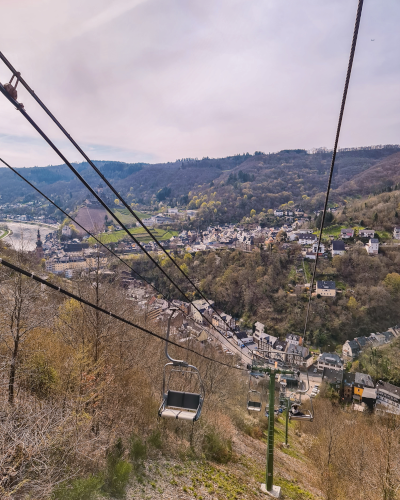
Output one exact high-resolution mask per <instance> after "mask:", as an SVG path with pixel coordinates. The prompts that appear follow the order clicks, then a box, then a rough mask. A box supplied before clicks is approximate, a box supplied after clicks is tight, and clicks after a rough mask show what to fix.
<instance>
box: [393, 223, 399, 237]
mask: <svg viewBox="0 0 400 500" xmlns="http://www.w3.org/2000/svg"><path fill="white" fill-rule="evenodd" d="M393 239H395V240H400V227H399V226H397V227H395V228H394V229H393Z"/></svg>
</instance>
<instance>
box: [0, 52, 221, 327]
mask: <svg viewBox="0 0 400 500" xmlns="http://www.w3.org/2000/svg"><path fill="white" fill-rule="evenodd" d="M0 59H1V60H2V61H3V62H4V64H5V65H6V66H7V67H8V69H9V70H10V71H11V72H12V74H13V75H16V76H17V78H18V80H17V81H19V82H21V85H23V86H24V87H25V89H26V90H27V91H28V93H29V94H30V95H31V96H32V97H33V98H34V99H35V101H36V102H37V103H38V104H39V106H40V107H41V108H42V109H43V110H44V112H45V113H46V114H47V115H48V116H49V117H50V118H51V120H52V121H53V122H54V123H55V124H56V125H57V127H58V128H59V129H60V130H61V132H62V133H63V134H64V135H65V136H66V137H67V138H68V139H69V141H70V142H71V143H72V144H73V145H74V146H75V148H76V149H77V150H78V151H79V153H80V154H81V155H82V156H83V157H84V158H85V160H86V161H87V162H88V163H89V165H90V166H91V167H92V169H93V170H94V171H95V172H96V173H97V175H98V176H99V177H100V178H101V179H102V180H103V182H104V183H105V184H106V185H107V186H108V187H109V189H111V191H112V192H113V193H114V195H115V196H117V197H118V198H119V199H120V200H121V201H122V203H123V205H124V206H125V207H126V209H127V210H128V211H129V212H130V214H131V215H132V216H133V217H134V218H135V219H136V220H137V221H138V222H139V224H140V225H141V226H142V227H143V229H144V230H145V231H146V232H147V233H148V235H149V236H150V237H151V238H152V239H153V241H154V242H155V243H156V244H157V245H158V247H159V248H161V250H162V251H163V252H164V253H165V255H166V256H167V257H168V258H169V260H170V261H171V262H172V263H173V264H174V265H175V267H176V268H177V269H178V270H179V271H180V273H181V274H183V276H184V277H185V278H186V279H187V280H188V281H189V283H190V284H191V285H192V287H193V288H194V289H195V290H196V292H197V293H198V294H199V295H200V296H201V297H202V298H203V300H205V301H206V302H207V304H208V305H209V306H210V307H211V308H212V309H213V311H214V312H215V313H216V314H217V315H218V316H219V317H220V319H221V320H222V321H223V322H224V323H225V324H226V326H228V327H229V325H228V324H227V323H226V321H225V320H224V319H223V318H222V316H221V315H220V314H219V312H218V311H217V310H216V309H214V307H213V306H212V305H211V303H210V302H209V300H208V299H207V298H206V297H205V295H204V294H203V292H202V291H201V290H200V289H199V288H198V287H197V285H196V284H195V283H194V282H193V280H191V279H190V277H189V276H188V275H187V274H186V273H185V271H184V270H183V269H181V267H180V266H179V264H178V263H177V262H176V261H175V259H173V258H172V256H171V254H169V253H168V252H167V251H166V250H165V248H164V247H163V246H162V245H161V243H160V242H159V241H158V239H157V238H156V237H155V236H154V235H153V233H152V232H151V231H149V229H148V228H147V226H146V225H145V224H143V222H142V221H141V219H140V217H138V216H137V215H136V213H135V212H134V211H133V210H132V209H131V207H130V205H129V204H128V203H127V202H126V201H125V200H124V198H122V196H121V195H120V194H119V193H118V191H117V190H116V189H115V188H114V186H113V185H112V184H111V183H110V182H109V181H108V179H107V178H106V177H105V176H104V175H103V174H102V173H101V171H100V170H99V169H98V168H97V167H96V165H95V164H94V163H93V162H92V160H91V159H90V158H89V157H88V156H87V154H86V153H85V152H84V151H83V150H82V148H81V147H80V146H79V145H78V143H77V142H76V141H75V140H74V139H73V138H72V137H71V135H70V134H69V133H68V132H67V131H66V130H65V128H64V127H63V126H62V125H61V123H60V122H59V121H58V120H57V118H56V117H55V116H54V115H53V113H52V112H51V111H50V110H49V109H48V108H47V106H46V105H45V104H44V103H43V101H42V100H41V99H40V98H39V97H38V96H37V95H36V93H35V91H34V90H32V89H31V88H30V86H29V85H28V84H27V83H26V81H25V80H24V79H23V78H22V77H21V74H20V72H18V71H16V69H15V68H14V67H13V66H12V64H11V63H10V62H9V61H8V59H7V58H6V57H5V56H4V54H3V53H2V52H0ZM19 110H20V111H21V108H19ZM114 218H116V217H114ZM116 220H117V219H116ZM121 227H122V226H121ZM185 297H186V296H185ZM186 298H187V297H186ZM188 300H189V299H188Z"/></svg>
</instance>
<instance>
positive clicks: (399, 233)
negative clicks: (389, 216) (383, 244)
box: [374, 227, 400, 240]
mask: <svg viewBox="0 0 400 500" xmlns="http://www.w3.org/2000/svg"><path fill="white" fill-rule="evenodd" d="M374 236H375V235H374ZM393 238H394V239H395V240H400V227H395V228H394V229H393Z"/></svg>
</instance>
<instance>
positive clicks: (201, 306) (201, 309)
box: [190, 299, 214, 324]
mask: <svg viewBox="0 0 400 500" xmlns="http://www.w3.org/2000/svg"><path fill="white" fill-rule="evenodd" d="M208 302H209V303H208ZM208 302H207V301H206V300H203V299H199V300H194V301H193V302H192V304H191V307H190V314H191V316H192V318H193V319H194V320H195V321H197V323H201V324H203V321H204V318H203V316H204V314H208V315H211V314H212V311H213V309H212V307H211V306H212V305H213V304H214V302H213V301H212V300H209V301H208ZM209 304H210V305H209Z"/></svg>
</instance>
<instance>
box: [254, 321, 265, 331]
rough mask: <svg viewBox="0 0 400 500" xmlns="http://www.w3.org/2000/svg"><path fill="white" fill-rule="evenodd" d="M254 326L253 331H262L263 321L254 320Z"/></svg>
mask: <svg viewBox="0 0 400 500" xmlns="http://www.w3.org/2000/svg"><path fill="white" fill-rule="evenodd" d="M254 327H255V331H254V333H264V328H265V325H264V324H263V323H260V322H259V321H256V323H254Z"/></svg>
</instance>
